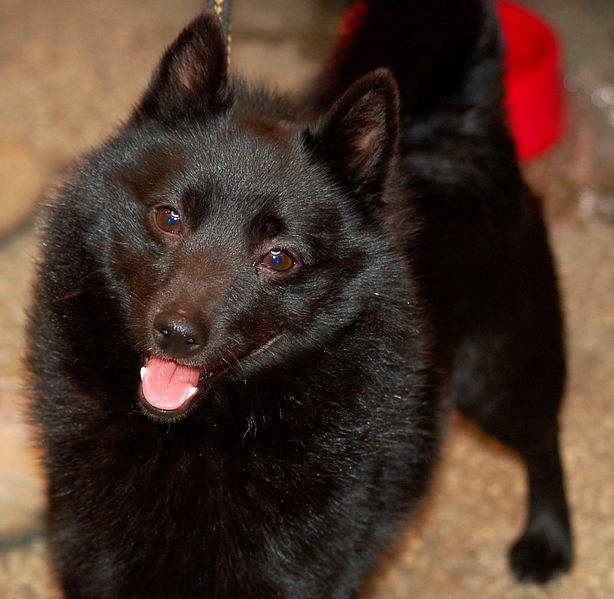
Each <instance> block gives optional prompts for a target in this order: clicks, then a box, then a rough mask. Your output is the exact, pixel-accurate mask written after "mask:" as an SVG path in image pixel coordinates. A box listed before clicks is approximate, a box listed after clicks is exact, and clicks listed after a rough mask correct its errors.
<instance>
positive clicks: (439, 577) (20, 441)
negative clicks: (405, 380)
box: [0, 0, 614, 599]
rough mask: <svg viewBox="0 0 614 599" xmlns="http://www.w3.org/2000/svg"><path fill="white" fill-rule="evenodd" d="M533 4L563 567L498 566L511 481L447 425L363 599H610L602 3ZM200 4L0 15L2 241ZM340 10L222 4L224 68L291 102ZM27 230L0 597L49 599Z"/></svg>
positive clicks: (610, 32)
mask: <svg viewBox="0 0 614 599" xmlns="http://www.w3.org/2000/svg"><path fill="white" fill-rule="evenodd" d="M528 3H529V4H530V5H532V6H533V7H536V8H538V9H540V10H541V11H542V12H543V13H544V14H546V15H547V16H548V17H549V18H550V20H551V22H552V23H554V24H556V26H557V27H558V29H559V31H560V32H561V34H562V35H563V37H564V39H565V48H566V73H567V77H566V84H567V87H568V89H569V93H568V100H569V105H570V126H569V131H568V133H567V135H566V136H565V138H564V140H563V141H562V142H561V143H560V144H559V145H558V146H557V147H556V148H555V149H554V150H552V151H551V152H549V153H548V154H547V155H546V156H544V157H542V158H540V159H538V160H537V161H535V162H533V163H531V164H530V165H527V167H526V172H527V176H528V177H529V179H530V181H531V182H532V184H533V185H534V187H535V188H536V189H537V190H539V191H540V192H541V193H542V194H543V195H544V198H545V203H546V207H547V212H548V215H549V220H550V223H551V232H552V241H553V245H554V250H555V254H556V257H557V260H558V263H559V268H560V273H561V282H562V287H563V292H564V296H565V304H566V308H567V319H568V332H569V357H570V370H571V376H570V382H569V389H568V397H567V404H566V407H565V410H564V413H563V418H562V421H563V429H564V434H563V452H564V458H565V462H566V464H567V468H568V480H569V490H570V499H571V504H572V509H573V520H574V525H575V531H576V537H577V550H578V555H577V563H576V567H575V569H574V570H573V572H572V573H571V575H569V576H565V577H562V578H561V579H559V580H557V581H555V582H554V583H552V584H550V585H548V586H546V587H545V588H540V587H534V586H528V587H527V586H521V585H518V584H516V583H515V582H514V581H513V579H512V577H511V576H510V574H509V573H508V570H507V565H506V562H505V558H504V553H505V551H506V547H507V544H508V543H509V542H510V541H511V539H512V538H513V537H514V536H515V535H516V534H517V533H518V532H519V530H520V527H521V525H522V518H523V492H524V481H523V476H522V471H521V469H520V466H519V464H518V463H517V462H516V460H515V459H514V458H513V456H510V455H508V454H507V453H505V452H502V451H501V450H500V449H499V448H498V447H496V446H494V445H493V444H489V443H484V442H483V439H480V438H479V436H477V435H475V434H474V433H473V432H472V431H470V430H469V429H468V428H467V427H466V426H465V425H463V424H462V423H460V422H458V421H457V420H456V419H455V420H453V423H452V427H451V434H450V437H449V439H448V442H447V444H446V450H445V456H444V460H443V463H442V466H441V468H440V470H439V475H438V477H437V481H436V484H435V488H434V489H433V493H432V495H431V498H430V499H429V501H428V502H427V505H426V507H425V509H424V510H423V512H422V513H421V514H420V516H419V518H418V522H417V523H416V525H415V526H413V527H412V528H411V529H409V530H408V534H407V536H406V538H404V539H403V540H402V541H400V542H399V543H398V544H397V546H396V547H395V548H394V549H393V550H392V551H391V554H390V556H389V557H387V558H386V559H385V560H384V562H385V563H384V564H383V567H382V569H381V571H380V572H379V573H377V574H376V575H374V576H373V579H372V580H371V581H370V583H369V584H368V588H367V589H365V593H364V598H365V599H367V598H369V599H394V598H399V599H400V598H401V597H403V598H407V597H421V598H422V599H435V598H442V597H451V598H454V599H474V598H475V597H480V598H483V599H508V598H509V599H521V598H535V599H546V598H554V597H557V598H558V597H561V598H565V599H607V598H611V597H614V476H613V474H614V412H613V409H612V401H613V399H614V376H613V373H614V98H613V96H614V87H612V86H613V85H614V2H612V1H611V0H530V1H528ZM202 4H203V3H202V2H200V1H199V0H175V1H174V2H172V3H171V2H166V1H165V0H149V1H147V2H145V1H144V0H143V1H138V0H130V1H126V0H92V1H88V2H83V1H82V0H64V1H61V0H0V83H1V85H0V209H1V210H2V213H3V216H4V218H2V219H0V233H2V232H6V231H7V230H10V229H13V228H14V226H15V224H16V223H17V222H19V221H21V219H22V218H23V216H24V215H25V214H27V213H28V212H29V211H30V209H31V207H32V206H33V205H34V203H35V201H36V200H37V198H38V197H39V196H38V194H39V192H40V191H41V190H42V189H44V188H47V187H48V186H49V185H50V184H52V183H53V181H54V180H55V178H56V177H58V176H59V173H61V171H62V168H63V167H64V166H65V165H66V164H68V163H69V162H70V161H71V160H73V159H74V158H75V157H76V156H77V155H78V154H79V153H80V152H82V151H84V150H86V149H87V148H89V147H91V146H92V145H93V144H95V143H96V142H97V141H99V140H101V139H103V138H104V136H105V135H106V134H107V133H108V132H110V131H111V130H112V129H113V127H114V125H115V124H116V123H117V122H118V120H119V119H121V118H124V117H125V116H126V114H127V112H128V110H129V109H130V106H131V105H132V103H133V102H134V101H135V99H136V97H137V95H138V93H139V91H140V90H141V89H142V88H143V86H144V85H145V83H146V80H147V78H148V76H149V73H150V72H151V69H152V68H153V66H154V64H155V62H156V59H157V58H158V56H159V55H160V53H161V51H162V49H163V47H164V46H165V45H166V44H168V43H169V42H170V41H171V40H172V39H173V36H174V35H175V34H176V33H177V32H178V30H179V29H180V28H181V27H182V25H184V24H185V23H187V22H188V21H189V19H190V18H191V17H192V16H193V15H195V14H196V13H197V12H198V10H199V9H200V7H201V6H202ZM335 12H336V11H335V9H333V8H331V6H330V3H327V2H326V1H325V0H292V2H288V1H284V0H259V1H256V0H235V2H234V3H233V34H234V47H233V66H235V67H237V68H241V69H244V70H245V71H246V72H247V73H248V74H249V75H254V76H263V77H265V78H266V79H267V80H269V81H271V82H274V83H275V84H277V85H279V86H280V87H283V88H287V89H296V88H297V87H299V86H300V85H301V84H302V83H303V82H304V81H306V80H307V78H308V77H309V76H310V75H311V74H312V73H313V72H314V71H315V70H316V69H317V65H318V61H319V60H320V59H321V57H322V53H323V52H324V51H325V48H326V47H327V44H328V42H329V40H330V37H331V35H332V32H333V31H334V29H335V16H336V15H335ZM32 229H33V228H32V226H31V224H28V223H26V224H25V225H23V226H22V227H20V228H19V230H18V231H17V232H13V234H12V235H10V236H9V237H8V238H7V237H6V236H5V237H4V238H2V239H1V240H0V339H1V342H0V443H1V448H2V451H0V599H26V598H27V599H53V598H57V597H59V594H58V591H57V588H56V587H55V586H54V583H53V580H52V578H51V576H50V574H49V571H48V569H47V566H46V560H45V547H44V541H43V539H42V536H41V526H40V520H41V513H42V510H43V503H44V502H43V497H42V488H43V483H42V481H41V479H40V476H39V474H38V469H37V466H36V456H35V454H34V452H33V451H32V450H31V449H29V441H28V434H27V428H26V426H25V425H24V424H23V418H22V416H21V407H22V404H23V401H22V400H23V394H22V392H21V391H20V385H21V382H22V373H21V368H20V365H19V355H20V353H21V350H22V347H23V332H22V326H23V322H24V310H25V307H26V306H27V301H28V300H27V298H28V286H29V280H30V276H31V270H32V269H31V264H32V259H33V256H35V255H36V238H35V234H34V232H33V230H32Z"/></svg>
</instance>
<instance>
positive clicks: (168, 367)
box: [139, 335, 280, 415]
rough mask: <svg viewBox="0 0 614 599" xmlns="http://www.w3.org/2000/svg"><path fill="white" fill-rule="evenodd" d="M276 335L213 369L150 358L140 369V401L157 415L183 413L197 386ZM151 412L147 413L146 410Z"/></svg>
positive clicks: (264, 347)
mask: <svg viewBox="0 0 614 599" xmlns="http://www.w3.org/2000/svg"><path fill="white" fill-rule="evenodd" d="M279 337H280V335H276V336H274V337H272V338H269V339H267V340H266V341H265V342H264V343H262V344H261V345H258V346H256V347H254V348H253V349H250V350H248V351H247V352H245V353H244V354H243V355H241V356H240V357H239V358H233V360H232V361H229V362H227V363H223V364H221V365H219V366H216V367H213V368H210V369H208V368H206V367H205V368H202V367H197V366H186V365H185V364H181V363H180V362H177V361H175V360H172V359H167V358H162V357H160V356H156V355H151V356H149V357H148V358H147V359H146V361H145V365H144V366H143V367H142V368H141V385H140V393H139V395H140V399H141V401H142V403H143V404H144V405H145V407H146V408H153V411H154V412H155V413H157V414H160V413H163V414H167V413H172V414H173V415H179V414H183V413H185V412H186V411H187V410H188V408H189V406H190V405H191V403H192V402H193V401H194V398H195V397H196V396H197V395H198V393H199V391H200V390H201V387H202V386H204V385H205V384H209V383H212V382H214V381H216V380H217V379H219V378H221V377H223V376H224V375H226V374H228V373H229V372H230V371H232V370H234V369H236V368H239V367H240V366H241V363H242V362H243V361H244V360H245V359H247V358H251V357H255V356H256V355H258V354H260V353H262V352H263V351H265V350H267V349H268V348H270V347H271V346H272V345H273V344H274V343H275V342H276V341H277V340H278V339H279ZM150 411H151V410H150Z"/></svg>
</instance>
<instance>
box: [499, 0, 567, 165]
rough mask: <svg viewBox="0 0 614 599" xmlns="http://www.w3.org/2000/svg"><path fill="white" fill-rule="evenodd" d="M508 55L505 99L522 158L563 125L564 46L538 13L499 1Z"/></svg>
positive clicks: (554, 137) (546, 145) (543, 144)
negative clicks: (561, 66) (561, 52)
mask: <svg viewBox="0 0 614 599" xmlns="http://www.w3.org/2000/svg"><path fill="white" fill-rule="evenodd" d="M497 8H498V12H499V18H500V20H501V27H502V29H503V37H504V39H505V44H506V57H505V87H506V98H505V103H506V106H507V109H508V118H509V123H510V127H511V130H512V135H513V137H514V140H515V141H516V149H517V151H518V155H519V157H520V158H521V159H522V160H529V159H531V158H534V157H536V156H538V155H539V154H541V153H543V152H544V151H545V150H547V149H548V148H549V147H550V146H551V145H552V144H553V143H554V142H556V141H557V140H558V139H559V137H560V136H561V134H562V132H563V129H564V127H565V108H564V103H563V86H562V79H561V72H560V45H559V42H558V40H557V38H556V35H555V34H554V32H553V31H552V30H551V29H550V28H549V27H548V26H547V24H546V23H544V22H543V21H542V20H541V19H540V18H539V17H538V16H537V15H535V14H534V13H533V12H531V11H529V10H528V9H526V8H524V7H523V6H520V5H518V4H516V3H514V2H509V1H508V0H499V2H498V3H497Z"/></svg>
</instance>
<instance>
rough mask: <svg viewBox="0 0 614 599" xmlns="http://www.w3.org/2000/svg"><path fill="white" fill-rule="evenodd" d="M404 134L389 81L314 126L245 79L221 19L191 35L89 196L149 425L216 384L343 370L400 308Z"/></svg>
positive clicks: (198, 23) (112, 150)
mask: <svg viewBox="0 0 614 599" xmlns="http://www.w3.org/2000/svg"><path fill="white" fill-rule="evenodd" d="M397 136H398V99H397V92H396V86H395V83H394V81H393V78H392V76H391V75H390V74H389V73H388V72H387V71H377V72H375V73H373V74H371V75H368V76H366V77H364V78H363V79H361V80H359V81H358V82H357V83H355V84H354V85H353V86H352V87H351V88H350V89H349V90H348V91H347V92H346V93H345V94H344V95H343V96H342V97H341V98H340V99H339V100H338V101H337V103H336V104H335V105H334V106H332V107H331V108H330V110H329V111H328V112H327V113H326V114H324V115H320V116H318V117H314V118H312V119H311V118H303V117H302V116H301V115H300V114H298V112H297V109H295V108H293V107H292V106H291V105H290V104H289V103H288V102H286V101H285V100H283V99H280V98H279V97H276V96H273V95H271V94H268V93H265V92H264V91H261V90H260V91H249V90H247V88H246V86H244V85H243V84H242V83H241V82H236V81H231V79H230V77H229V75H228V73H227V60H226V49H225V44H224V39H223V34H222V31H221V27H220V24H219V22H218V20H217V18H216V17H215V16H212V15H203V16H201V17H199V18H197V19H196V20H195V21H194V22H193V23H192V24H191V25H189V26H188V27H187V28H186V29H185V30H184V31H183V32H182V33H181V35H180V36H179V38H178V39H177V40H176V41H175V42H174V44H173V45H172V46H171V47H170V48H169V49H168V51H167V52H166V54H165V55H164V56H163V58H162V60H161V62H160V64H159V66H158V68H157V70H156V72H155V74H154V76H153V79H152V81H151V83H150V86H149V88H148V90H147V91H146V93H145V95H144V97H143V98H142V100H141V102H140V104H139V105H138V106H137V108H136V109H135V111H134V113H133V115H132V118H131V119H130V120H129V122H128V123H127V124H126V126H125V127H124V128H123V129H122V131H121V132H120V135H118V136H117V138H115V139H114V140H111V141H110V142H109V143H108V144H107V145H106V146H105V147H103V148H102V150H100V151H98V152H96V153H94V154H93V155H92V156H91V157H90V159H89V162H88V165H87V167H86V168H85V171H84V174H83V176H82V179H87V184H86V185H84V186H83V190H81V191H80V192H77V193H76V194H75V195H76V196H79V200H78V201H80V202H82V203H85V204H86V205H87V206H88V211H89V216H88V220H89V221H90V222H91V223H92V227H93V229H92V231H91V232H89V233H88V235H87V237H86V243H87V244H88V246H89V249H90V251H91V252H92V253H96V252H98V254H99V255H98V256H97V259H98V260H99V262H100V263H101V269H102V270H104V272H106V274H107V278H108V280H110V281H111V282H112V287H113V289H114V292H113V293H114V296H115V298H116V299H117V300H118V301H119V304H120V305H121V312H122V314H123V315H124V316H123V319H124V320H125V322H126V329H127V331H128V338H129V339H130V342H131V344H132V345H133V347H134V348H136V350H137V351H138V352H139V355H140V357H141V360H142V368H141V379H142V382H141V385H140V392H139V393H140V398H141V402H142V405H143V406H144V409H145V410H146V411H147V413H149V414H151V415H153V416H154V417H155V418H159V419H177V418H179V417H180V416H182V415H184V414H187V413H188V412H190V411H191V409H192V408H193V407H194V406H195V405H197V404H198V403H199V401H200V400H201V399H202V398H203V397H205V396H206V395H207V393H209V391H210V390H211V388H212V387H214V386H216V385H219V384H224V382H228V381H234V382H242V383H244V382H246V381H248V380H249V379H250V378H251V377H253V376H255V375H256V374H258V373H262V372H265V371H266V372H270V373H271V374H272V376H274V373H275V372H276V371H280V372H281V370H283V369H284V368H286V369H287V368H289V367H290V366H289V365H290V364H294V365H295V367H296V365H298V364H300V363H301V359H302V357H304V356H306V355H308V354H310V352H311V354H313V355H315V354H320V357H321V358H322V359H324V357H323V356H324V355H325V353H326V352H333V353H331V356H334V350H335V349H337V348H336V347H335V344H336V343H338V342H341V340H342V338H343V336H344V335H346V334H348V331H351V329H352V327H355V326H356V323H357V322H358V321H359V320H360V319H361V318H362V317H363V316H364V314H365V310H367V306H369V308H368V309H369V310H372V311H373V303H374V302H375V303H377V302H378V301H380V302H381V301H383V300H382V298H384V297H386V296H389V295H391V294H392V295H394V293H396V292H398V289H400V288H401V287H402V285H403V283H402V279H403V276H404V274H405V266H403V264H402V260H401V259H400V258H399V253H398V252H397V251H396V249H395V247H394V244H393V243H392V241H391V240H390V236H389V235H388V234H387V233H386V224H385V222H384V221H385V218H384V215H383V214H384V212H385V210H384V204H385V203H386V193H387V187H388V185H389V180H390V173H391V171H392V169H393V168H394V162H395V152H396V147H397ZM93 180H94V181H96V182H97V183H96V182H94V183H93V182H92V181H93ZM78 187H79V186H78V184H76V185H74V186H73V188H74V189H76V188H78ZM73 193H74V191H73ZM84 194H86V195H88V196H89V197H88V198H83V197H82V196H83V195H84ZM100 248H104V250H101V249H100ZM391 290H392V291H391ZM378 298H380V299H378ZM396 301H397V300H395V302H396ZM393 303H394V302H393ZM397 303H401V304H402V303H403V298H399V300H398V302H397ZM405 303H406V302H405ZM381 310H382V313H383V312H384V311H385V308H381ZM376 320H377V319H376ZM312 360H313V358H312ZM136 375H137V373H135V376H136Z"/></svg>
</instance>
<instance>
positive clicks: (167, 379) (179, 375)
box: [141, 356, 201, 410]
mask: <svg viewBox="0 0 614 599" xmlns="http://www.w3.org/2000/svg"><path fill="white" fill-rule="evenodd" d="M200 372H201V371H200V370H199V369H198V368H193V367H191V366H182V365H181V364H177V362H175V361H173V360H163V359H162V358H158V357H156V356H154V357H152V358H151V359H150V360H149V362H147V365H146V366H144V367H143V369H142V370H141V380H142V384H141V388H142V390H143V396H144V397H145V399H146V400H147V402H148V403H150V404H151V405H152V406H153V407H154V408H158V409H159V410H178V409H179V408H180V407H182V406H183V405H185V404H186V403H187V402H188V401H189V400H190V399H191V398H192V397H193V396H194V395H195V394H196V391H197V387H198V377H199V376H200Z"/></svg>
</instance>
